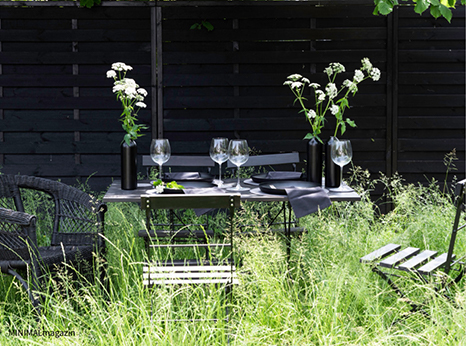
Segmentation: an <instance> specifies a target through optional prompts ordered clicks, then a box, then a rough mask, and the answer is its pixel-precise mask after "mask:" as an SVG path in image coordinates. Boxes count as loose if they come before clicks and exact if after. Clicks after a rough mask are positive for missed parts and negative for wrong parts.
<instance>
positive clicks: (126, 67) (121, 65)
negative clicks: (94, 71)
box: [112, 62, 133, 72]
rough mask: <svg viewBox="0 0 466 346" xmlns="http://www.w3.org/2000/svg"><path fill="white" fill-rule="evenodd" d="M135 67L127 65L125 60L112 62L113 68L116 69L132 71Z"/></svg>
mask: <svg viewBox="0 0 466 346" xmlns="http://www.w3.org/2000/svg"><path fill="white" fill-rule="evenodd" d="M132 69H133V68H132V67H131V66H129V65H126V64H125V63H124V62H115V63H113V64H112V70H115V71H125V72H126V71H131V70H132Z"/></svg>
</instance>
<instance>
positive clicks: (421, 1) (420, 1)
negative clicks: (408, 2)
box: [414, 0, 430, 14]
mask: <svg viewBox="0 0 466 346" xmlns="http://www.w3.org/2000/svg"><path fill="white" fill-rule="evenodd" d="M429 6H430V4H429V3H428V2H427V0H417V1H416V6H414V12H416V13H418V14H422V13H423V12H424V11H425V10H427V9H428V8H429Z"/></svg>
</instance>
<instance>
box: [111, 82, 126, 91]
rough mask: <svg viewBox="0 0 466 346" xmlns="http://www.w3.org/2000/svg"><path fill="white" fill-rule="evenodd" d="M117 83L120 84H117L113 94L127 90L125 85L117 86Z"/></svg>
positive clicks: (119, 84)
mask: <svg viewBox="0 0 466 346" xmlns="http://www.w3.org/2000/svg"><path fill="white" fill-rule="evenodd" d="M117 83H118V82H115V86H114V87H113V92H114V93H117V92H119V91H121V90H125V86H124V85H123V84H121V83H118V84H117Z"/></svg>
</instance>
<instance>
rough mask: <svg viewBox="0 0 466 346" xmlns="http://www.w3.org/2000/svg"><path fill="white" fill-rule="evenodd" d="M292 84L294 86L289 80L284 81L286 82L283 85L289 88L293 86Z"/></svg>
mask: <svg viewBox="0 0 466 346" xmlns="http://www.w3.org/2000/svg"><path fill="white" fill-rule="evenodd" d="M291 84H293V82H292V81H290V80H287V81H284V82H283V85H288V86H289V85H291Z"/></svg>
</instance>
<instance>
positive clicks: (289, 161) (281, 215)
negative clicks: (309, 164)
mask: <svg viewBox="0 0 466 346" xmlns="http://www.w3.org/2000/svg"><path fill="white" fill-rule="evenodd" d="M299 162H300V159H299V153H298V152H297V151H293V152H291V153H278V154H267V155H252V156H249V159H248V161H246V163H244V164H243V165H241V167H261V168H262V169H264V170H266V171H269V170H270V169H274V170H275V169H277V168H283V167H285V168H289V167H290V165H291V169H292V171H293V172H296V168H297V165H298V164H299ZM227 168H229V169H233V172H234V169H235V168H237V167H236V166H235V165H233V164H232V163H231V162H230V161H228V165H227ZM279 219H281V220H283V221H278V220H279ZM291 225H294V227H291ZM265 226H267V228H269V230H268V232H272V233H277V232H278V233H283V234H285V236H286V237H287V239H288V240H289V237H290V236H291V235H299V234H301V233H303V232H304V231H305V229H304V227H299V226H298V222H297V220H291V206H290V204H289V203H288V202H283V203H282V205H281V208H280V210H279V211H278V212H276V213H274V214H270V215H269V222H268V223H267V225H265ZM244 227H247V225H245V226H244ZM275 227H279V228H275ZM245 233H256V232H254V231H252V232H245Z"/></svg>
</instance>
